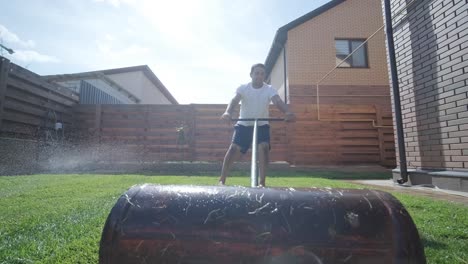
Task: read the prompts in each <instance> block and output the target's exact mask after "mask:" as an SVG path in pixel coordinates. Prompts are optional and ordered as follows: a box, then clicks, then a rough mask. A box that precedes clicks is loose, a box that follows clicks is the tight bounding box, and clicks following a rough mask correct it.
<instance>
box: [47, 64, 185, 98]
mask: <svg viewBox="0 0 468 264" xmlns="http://www.w3.org/2000/svg"><path fill="white" fill-rule="evenodd" d="M138 71H141V72H143V74H144V75H145V76H146V78H148V80H150V81H151V82H152V83H153V84H154V86H156V87H157V88H158V89H159V90H160V91H161V93H162V94H163V95H164V96H165V97H166V98H167V99H168V100H169V101H170V102H171V103H172V104H179V103H178V102H177V100H176V99H175V98H174V96H172V94H171V93H170V92H169V90H167V88H166V86H164V84H162V82H161V81H160V80H159V79H158V77H156V75H155V74H154V73H153V71H152V70H151V69H150V67H148V65H139V66H131V67H125V68H116V69H108V70H100V71H91V72H83V73H75V74H61V75H48V76H43V77H44V78H46V79H49V80H57V79H60V80H64V78H65V77H68V79H72V78H73V77H75V78H76V77H83V76H90V75H93V74H103V75H104V76H106V75H112V74H120V73H128V72H138ZM122 89H123V88H122ZM124 90H125V89H124ZM127 92H128V91H127Z"/></svg>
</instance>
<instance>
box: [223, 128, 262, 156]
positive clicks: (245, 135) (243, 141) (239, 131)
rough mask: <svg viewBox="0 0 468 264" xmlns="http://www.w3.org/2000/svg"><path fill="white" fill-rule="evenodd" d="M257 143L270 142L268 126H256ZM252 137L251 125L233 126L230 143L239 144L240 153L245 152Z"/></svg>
mask: <svg viewBox="0 0 468 264" xmlns="http://www.w3.org/2000/svg"><path fill="white" fill-rule="evenodd" d="M257 133H258V134H257V143H258V144H260V143H262V142H266V143H268V144H270V126H269V125H263V126H258V130H257ZM252 139H253V126H243V125H235V126H234V135H232V143H235V144H236V145H238V146H240V148H241V153H243V154H245V153H246V152H247V150H249V148H250V147H251V146H252Z"/></svg>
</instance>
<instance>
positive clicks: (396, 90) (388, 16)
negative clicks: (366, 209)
mask: <svg viewBox="0 0 468 264" xmlns="http://www.w3.org/2000/svg"><path fill="white" fill-rule="evenodd" d="M384 9H385V26H386V28H385V29H386V30H385V32H386V36H387V45H388V58H389V62H390V73H391V76H392V90H393V103H394V106H395V122H396V130H397V141H398V154H399V156H400V176H401V178H400V179H398V180H397V182H398V183H399V184H403V183H405V182H407V181H408V169H407V167H406V149H405V139H404V133H403V118H402V114H401V101H400V86H399V80H398V72H397V65H396V58H395V45H394V43H393V26H392V10H391V7H390V0H384Z"/></svg>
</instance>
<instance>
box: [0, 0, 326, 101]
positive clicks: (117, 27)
mask: <svg viewBox="0 0 468 264" xmlns="http://www.w3.org/2000/svg"><path fill="white" fill-rule="evenodd" d="M327 2H329V0H236V1H231V0H185V1H180V0H179V1H177V0H34V1H31V0H15V1H8V0H0V43H1V44H3V45H4V46H6V47H8V48H11V49H13V50H14V51H15V53H14V54H13V55H10V54H8V52H6V51H5V50H2V51H0V52H1V53H0V54H1V55H2V56H4V57H7V58H8V59H9V60H11V61H12V62H13V63H15V64H18V65H20V66H22V67H25V68H27V69H29V70H31V71H33V72H35V73H37V74H39V75H50V74H66V73H77V72H85V71H95V70H104V69H113V68H121V67H130V66H137V65H148V66H149V67H150V68H151V70H152V71H153V72H154V73H155V74H156V76H157V77H158V78H159V80H161V82H162V83H163V84H164V85H165V86H166V88H167V89H168V90H169V92H171V94H172V95H173V96H174V97H175V98H176V100H177V101H178V102H179V103H180V104H192V103H193V104H225V103H228V102H229V100H230V99H231V98H232V97H233V95H234V93H235V90H236V88H237V87H238V86H239V85H240V84H243V83H247V82H249V81H250V76H249V72H250V66H251V65H252V64H255V63H258V62H261V63H264V62H265V59H266V57H267V55H268V52H269V49H270V47H271V44H272V42H273V39H274V36H275V33H276V31H277V30H278V28H280V27H281V26H284V25H285V24H287V23H289V22H291V21H293V20H295V19H296V18H298V17H300V16H302V15H304V14H306V13H308V12H310V11H312V10H314V9H316V8H318V7H320V6H321V5H323V4H326V3H327Z"/></svg>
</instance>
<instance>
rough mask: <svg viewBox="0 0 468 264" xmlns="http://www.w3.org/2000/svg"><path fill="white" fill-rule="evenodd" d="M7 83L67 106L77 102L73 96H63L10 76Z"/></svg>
mask: <svg viewBox="0 0 468 264" xmlns="http://www.w3.org/2000/svg"><path fill="white" fill-rule="evenodd" d="M7 85H8V86H11V87H13V88H15V89H18V90H21V91H23V92H27V93H30V94H33V95H35V96H39V97H42V98H45V99H48V100H52V101H54V102H57V103H59V104H62V105H65V106H72V105H75V104H76V102H75V101H74V100H73V99H72V98H67V97H63V96H61V95H59V94H55V93H53V92H50V91H46V90H44V89H42V88H39V87H36V86H33V85H31V84H29V83H26V82H21V81H20V80H19V79H15V78H8V81H7Z"/></svg>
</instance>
